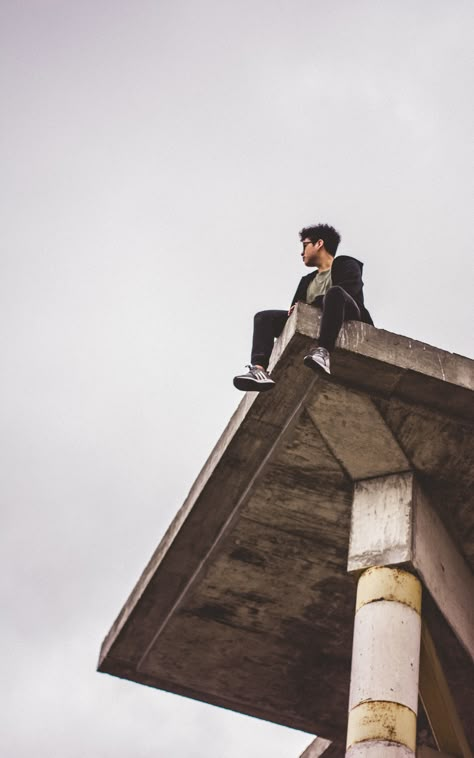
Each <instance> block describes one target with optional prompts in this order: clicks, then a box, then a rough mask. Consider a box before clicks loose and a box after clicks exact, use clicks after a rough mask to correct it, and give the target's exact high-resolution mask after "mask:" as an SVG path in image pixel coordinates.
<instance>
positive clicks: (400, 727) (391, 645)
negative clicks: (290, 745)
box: [346, 567, 421, 758]
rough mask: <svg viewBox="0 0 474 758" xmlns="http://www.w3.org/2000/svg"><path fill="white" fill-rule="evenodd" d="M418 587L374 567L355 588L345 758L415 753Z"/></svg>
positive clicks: (409, 578) (400, 757) (413, 580)
mask: <svg viewBox="0 0 474 758" xmlns="http://www.w3.org/2000/svg"><path fill="white" fill-rule="evenodd" d="M420 613H421V583H420V581H419V580H418V579H417V577H416V576H413V574H409V573H408V572H407V571H402V570H401V569H397V568H386V567H375V568H369V569H367V571H365V572H364V573H363V574H362V575H361V577H360V579H359V583H358V587H357V601H356V616H355V624H354V642H353V651H352V671H351V688H350V695H349V721H348V729H347V752H346V758H355V757H356V756H357V758H359V757H360V758H369V757H372V756H380V755H384V756H386V757H387V758H389V757H390V758H392V757H394V758H413V757H414V756H415V751H416V714H417V707H418V670H419V658H420V638H421V616H420Z"/></svg>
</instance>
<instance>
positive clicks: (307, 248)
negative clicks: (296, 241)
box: [301, 238, 324, 266]
mask: <svg viewBox="0 0 474 758" xmlns="http://www.w3.org/2000/svg"><path fill="white" fill-rule="evenodd" d="M323 247H324V242H323V240H318V241H317V242H311V240H310V239H308V238H306V239H304V240H303V252H302V253H301V257H302V258H303V263H304V265H305V266H320V265H321V258H322V249H323Z"/></svg>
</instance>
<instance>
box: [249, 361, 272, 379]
mask: <svg viewBox="0 0 474 758" xmlns="http://www.w3.org/2000/svg"><path fill="white" fill-rule="evenodd" d="M245 368H248V369H250V373H251V374H252V376H254V377H255V379H256V380H257V381H258V382H266V381H268V377H267V375H266V373H265V371H263V370H262V369H260V368H257V367H256V366H252V364H251V363H248V364H247V365H246V367H245Z"/></svg>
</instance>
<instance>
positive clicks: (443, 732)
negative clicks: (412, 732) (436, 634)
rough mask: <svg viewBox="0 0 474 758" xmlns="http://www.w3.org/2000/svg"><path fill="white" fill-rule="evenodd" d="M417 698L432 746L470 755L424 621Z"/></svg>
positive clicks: (453, 752)
mask: <svg viewBox="0 0 474 758" xmlns="http://www.w3.org/2000/svg"><path fill="white" fill-rule="evenodd" d="M420 699H421V702H422V703H423V708H424V709H425V713H426V715H427V717H428V721H429V723H430V727H431V731H432V734H433V737H434V739H435V742H436V745H437V746H438V747H439V749H440V750H442V751H444V752H443V755H446V756H451V755H453V756H460V757H461V758H473V755H472V751H471V749H470V747H469V744H468V742H467V739H466V735H465V733H464V729H463V727H462V724H461V721H460V719H459V716H458V714H457V711H456V706H455V704H454V702H453V698H452V696H451V693H450V691H449V687H448V683H447V681H446V677H445V675H444V671H443V669H442V666H441V663H440V661H439V658H438V655H437V653H436V649H435V646H434V642H433V640H432V638H431V634H430V632H429V629H428V627H427V625H426V623H424V622H423V624H422V629H421V654H420ZM427 755H430V754H427ZM435 755H439V753H435Z"/></svg>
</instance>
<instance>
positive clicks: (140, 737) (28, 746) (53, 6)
mask: <svg viewBox="0 0 474 758" xmlns="http://www.w3.org/2000/svg"><path fill="white" fill-rule="evenodd" d="M472 22H473V18H472V4H471V3H470V2H468V1H467V0H466V2H464V0H450V2H449V3H446V2H444V1H443V2H441V1H438V0H426V1H418V2H417V1H416V0H415V1H412V0H410V1H408V0H406V1H404V0H401V1H400V2H398V3H394V2H392V3H389V2H380V0H379V1H376V0H373V1H371V0H360V1H359V2H357V3H355V2H353V1H352V0H351V1H349V0H347V1H345V0H335V1H334V2H332V3H327V2H320V1H319V0H292V2H290V1H289V0H288V1H286V0H285V1H283V0H273V1H270V0H254V2H249V0H239V2H229V1H228V0H219V2H218V1H217V0H200V1H199V2H198V0H195V1H194V2H193V1H192V0H177V1H176V0H174V1H173V2H172V1H171V0H162V1H161V2H159V0H155V1H154V2H151V1H149V0H135V2H132V1H131V0H114V1H113V2H112V0H108V1H107V0H94V2H92V1H91V0H83V1H82V2H81V3H77V2H70V0H61V2H60V1H59V0H23V1H22V0H1V2H0V37H1V39H0V64H1V65H0V81H1V98H2V119H1V127H0V129H1V147H0V150H1V155H0V157H1V165H2V171H1V179H0V183H1V186H0V200H1V203H0V208H1V216H2V219H1V221H2V223H1V250H0V252H1V277H0V300H1V303H0V308H1V318H0V348H1V355H2V371H1V375H0V390H1V393H0V398H1V401H0V402H1V407H0V413H1V417H0V421H1V425H0V428H1V436H0V456H1V457H0V460H1V468H0V481H1V507H2V514H3V518H2V529H1V534H0V541H1V545H0V548H1V555H2V561H3V562H4V564H5V565H4V567H3V570H2V571H1V574H0V583H1V585H0V586H1V608H2V624H1V627H0V635H1V637H2V651H3V656H2V662H1V664H0V665H1V670H0V681H1V682H2V694H1V695H0V697H1V698H2V702H1V711H2V715H3V716H4V717H5V721H4V725H3V728H2V732H1V735H0V749H1V752H2V754H3V755H6V756H7V755H8V756H11V757H12V758H24V757H26V756H31V755H34V756H36V757H37V758H56V756H58V758H59V757H60V758H83V756H85V755H87V756H93V758H96V757H97V758H106V757H107V758H108V756H114V758H125V757H127V758H130V756H133V757H134V758H149V757H151V756H153V757H156V756H173V758H174V757H176V758H184V756H186V758H204V757H205V758H214V757H215V758H237V757H238V758H242V756H245V757H246V758H257V756H258V758H261V756H262V755H272V758H291V757H292V756H294V757H295V758H297V756H298V755H299V754H300V752H302V750H303V748H304V747H305V746H306V745H307V744H308V743H309V742H310V738H309V737H308V735H302V734H298V733H295V732H291V731H290V730H286V729H282V728H280V727H275V726H272V725H269V724H265V723H264V722H259V721H256V720H252V719H248V718H244V717H241V716H237V715H236V714H233V713H231V712H226V711H223V710H220V709H217V708H212V707H209V706H205V705H203V704H200V703H195V702H193V701H190V700H186V699H184V698H178V697H175V696H172V695H168V694H165V693H161V692H158V691H155V690H150V689H147V688H145V687H140V686H138V685H134V684H132V683H128V682H121V681H119V680H116V679H114V678H112V677H108V676H104V675H100V674H97V673H95V665H96V660H97V656H98V651H99V647H100V643H101V640H102V638H103V636H104V635H105V633H106V632H107V631H108V629H109V627H110V625H111V623H112V621H113V620H114V618H115V616H116V614H117V612H118V611H119V609H120V607H121V605H122V603H123V601H124V600H125V599H126V597H127V595H128V593H129V591H130V589H131V588H132V586H133V585H134V583H135V581H136V579H137V578H138V576H139V574H140V572H141V570H142V568H143V567H144V564H145V563H146V561H147V560H148V558H149V556H150V554H151V553H152V551H153V550H154V548H155V547H156V545H157V543H158V541H159V539H160V537H161V535H162V534H163V532H164V530H165V529H166V527H167V525H168V524H169V522H170V520H171V518H172V517H173V515H174V513H175V512H176V510H177V509H178V507H179V506H180V505H181V503H182V501H183V499H184V497H185V495H186V493H187V491H188V489H189V487H190V486H191V484H192V482H193V481H194V478H195V477H196V476H197V474H198V472H199V470H200V468H201V466H202V464H203V462H204V461H205V459H206V457H207V455H208V453H209V452H210V449H211V447H212V446H213V444H214V443H215V441H216V440H217V438H218V436H219V434H220V432H221V431H222V429H223V427H224V426H225V424H226V423H227V421H228V418H229V417H230V415H231V413H232V412H233V410H234V409H235V407H236V405H237V403H238V401H239V400H240V395H239V393H237V391H236V390H234V388H233V387H232V381H231V380H232V376H233V375H234V374H235V373H237V372H240V370H241V369H242V368H243V365H244V364H245V363H246V362H247V361H248V358H249V356H248V352H249V343H250V337H251V320H252V315H253V313H254V312H255V311H256V310H261V309H263V308H280V307H281V308H284V307H286V306H287V305H288V304H289V301H290V299H291V296H292V295H293V292H294V290H295V288H296V284H297V282H298V280H299V277H300V276H301V275H302V273H305V272H304V271H302V266H301V261H300V259H299V251H300V245H299V241H298V230H299V229H300V228H301V227H302V226H303V225H307V224H310V223H312V222H316V221H325V222H328V223H332V224H334V225H335V226H336V227H337V228H338V229H339V230H340V232H341V234H342V237H343V241H342V243H341V247H340V251H341V252H343V253H349V254H353V255H355V256H356V257H358V258H360V259H362V260H363V261H364V262H365V277H364V278H365V294H366V303H367V305H368V307H369V309H370V310H371V313H372V316H373V318H374V320H375V322H376V324H377V325H378V326H380V327H383V328H387V329H389V330H391V331H395V332H398V333H401V334H405V335H407V336H410V337H413V338H416V339H421V340H424V341H426V342H429V343H431V344H435V345H437V346H438V347H442V348H444V349H446V350H450V351H453V352H458V353H462V354H467V355H469V354H472V346H471V334H472V329H471V328H470V325H469V322H470V323H471V324H472V292H471V290H472V262H471V261H472V230H471V214H470V212H469V211H470V199H471V198H472V179H471V177H472V157H473V156H472V150H471V151H470V146H469V141H468V137H469V135H470V134H472V127H473V123H472V122H473V119H472V105H471V93H472V90H473V82H472V59H471V55H470V53H471V47H472V45H471V39H470V35H471V31H470V29H471V28H472Z"/></svg>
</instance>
